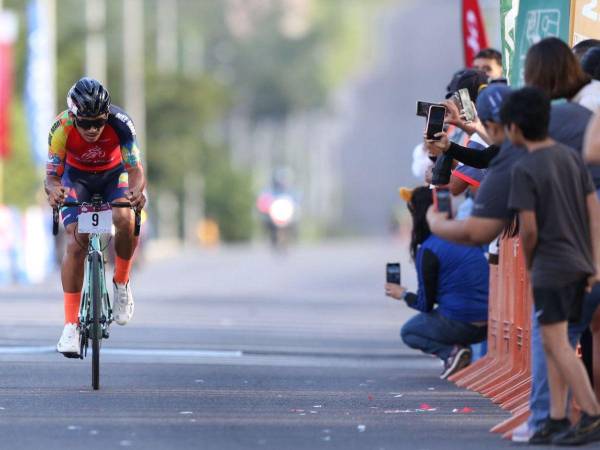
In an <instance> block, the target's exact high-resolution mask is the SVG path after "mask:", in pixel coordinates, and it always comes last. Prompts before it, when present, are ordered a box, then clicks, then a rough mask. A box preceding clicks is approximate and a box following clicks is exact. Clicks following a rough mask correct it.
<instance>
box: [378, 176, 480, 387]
mask: <svg viewBox="0 0 600 450" xmlns="http://www.w3.org/2000/svg"><path fill="white" fill-rule="evenodd" d="M432 204H433V191H432V190H431V189H429V188H428V187H425V186H422V187H418V188H416V189H414V190H413V191H412V195H411V196H410V200H409V201H408V202H407V206H408V209H409V211H410V213H411V216H412V220H413V228H412V237H411V243H410V253H411V256H412V258H413V261H414V262H415V265H416V269H417V276H418V282H419V285H418V289H417V292H416V293H413V292H409V291H408V290H407V288H406V287H404V286H401V285H400V284H394V283H386V285H385V294H386V295H387V296H388V297H391V298H394V299H396V300H404V301H405V302H406V304H407V305H408V306H409V307H411V308H414V309H416V310H418V311H419V314H417V315H416V316H414V317H413V318H411V319H410V320H409V321H408V322H406V323H405V324H404V326H403V327H402V329H401V331H400V335H401V337H402V341H403V342H404V343H405V344H406V345H408V346H409V347H411V348H414V349H418V350H421V351H423V352H424V353H428V354H432V355H436V356H437V357H439V358H440V359H441V360H442V361H443V364H444V367H443V370H442V373H441V375H440V378H442V379H445V378H447V377H448V376H450V375H451V374H453V373H455V372H457V371H458V370H460V369H462V368H464V367H466V366H467V365H469V364H470V362H471V350H470V348H469V346H470V345H471V344H475V343H478V342H481V341H483V340H485V338H486V335H487V326H486V325H487V313H488V283H489V268H488V263H487V260H486V258H485V256H484V253H483V250H482V249H481V248H478V247H469V246H464V245H460V244H454V243H451V242H449V241H445V240H443V239H440V238H438V237H437V236H434V235H432V234H431V231H430V230H429V225H427V220H426V214H427V210H428V208H429V207H430V206H431V205H432ZM436 305H437V306H436Z"/></svg>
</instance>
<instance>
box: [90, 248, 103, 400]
mask: <svg viewBox="0 0 600 450" xmlns="http://www.w3.org/2000/svg"><path fill="white" fill-rule="evenodd" d="M91 258H92V261H91V262H92V264H91V271H90V272H91V273H90V284H91V287H92V295H91V296H90V297H91V298H90V300H91V302H92V312H93V316H94V321H93V324H92V333H91V335H92V336H91V337H92V388H93V389H94V390H98V389H100V339H102V325H101V323H100V317H101V315H102V291H101V282H100V277H101V276H102V272H101V270H102V265H101V262H100V255H99V254H98V253H94V254H92V255H91Z"/></svg>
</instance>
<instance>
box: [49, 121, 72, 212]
mask: <svg viewBox="0 0 600 450" xmlns="http://www.w3.org/2000/svg"><path fill="white" fill-rule="evenodd" d="M63 119H64V118H63V117H59V118H58V119H57V120H56V122H54V124H53V125H52V128H50V134H49V135H48V161H47V162H46V179H45V180H44V190H45V191H46V194H47V195H48V202H49V203H50V205H51V206H56V203H57V202H58V201H59V200H61V199H64V197H65V195H64V194H65V190H64V189H62V183H61V177H62V174H63V172H64V170H65V158H66V155H67V149H66V147H65V145H66V142H67V137H68V130H66V129H65V126H64V120H63Z"/></svg>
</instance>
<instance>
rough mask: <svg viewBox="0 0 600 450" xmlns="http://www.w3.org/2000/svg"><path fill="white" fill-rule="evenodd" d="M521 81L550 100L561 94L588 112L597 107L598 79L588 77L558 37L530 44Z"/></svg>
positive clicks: (599, 105) (599, 99) (599, 100)
mask: <svg viewBox="0 0 600 450" xmlns="http://www.w3.org/2000/svg"><path fill="white" fill-rule="evenodd" d="M525 83H526V84H528V85H530V86H535V87H538V88H540V89H542V90H543V91H544V92H545V93H546V95H548V96H549V97H550V98H551V99H552V100H555V99H559V98H564V99H566V100H568V101H570V102H573V103H577V104H579V105H581V106H584V107H586V108H587V109H589V110H590V111H592V112H595V111H598V109H600V81H596V80H592V79H591V78H590V76H589V75H588V74H586V73H585V72H584V71H583V68H582V67H581V64H580V63H579V61H578V60H577V58H576V57H575V55H574V53H573V52H572V51H571V49H570V48H569V46H568V45H567V44H565V43H564V42H563V41H561V40H560V39H558V38H555V37H549V38H545V39H542V40H541V41H540V42H538V43H537V44H535V45H533V46H531V48H530V49H529V51H528V52H527V57H526V60H525Z"/></svg>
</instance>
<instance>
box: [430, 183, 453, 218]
mask: <svg viewBox="0 0 600 450" xmlns="http://www.w3.org/2000/svg"><path fill="white" fill-rule="evenodd" d="M433 200H434V202H435V208H436V209H437V210H438V211H439V212H445V213H448V217H452V197H451V195H450V191H449V190H448V189H446V188H436V190H435V192H434V196H433Z"/></svg>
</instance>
